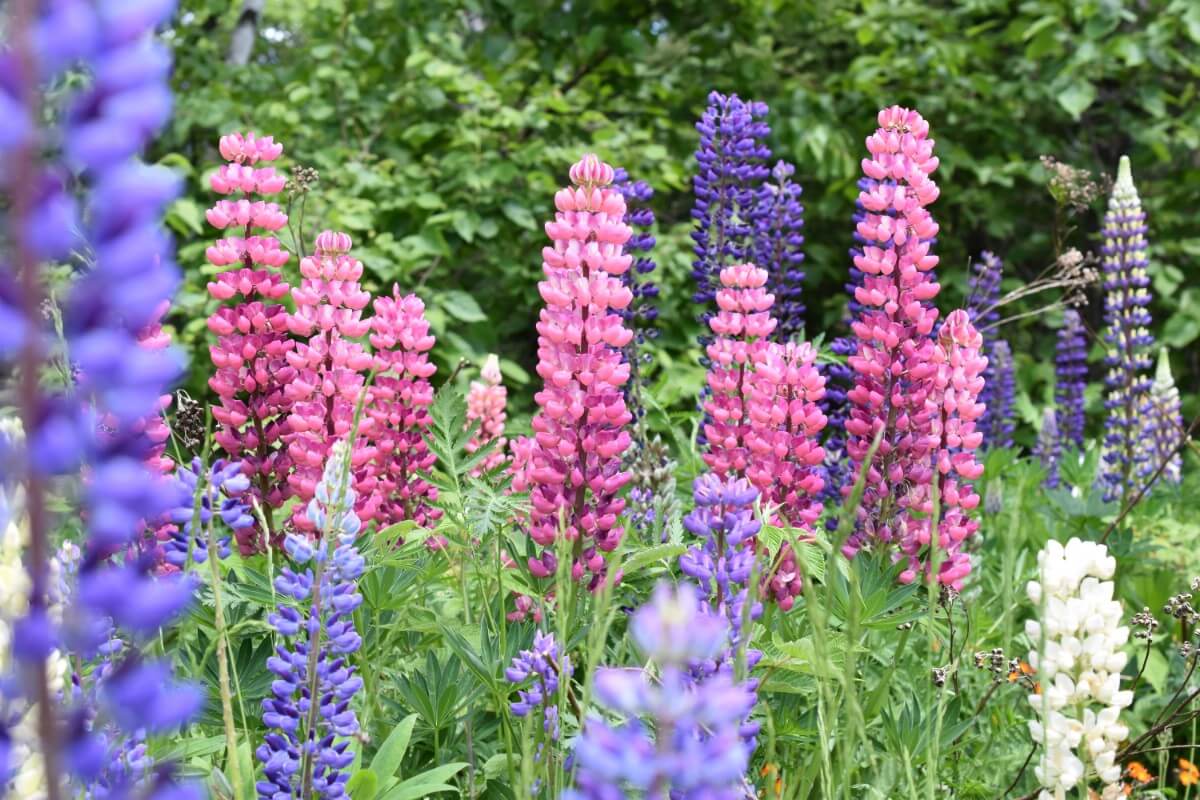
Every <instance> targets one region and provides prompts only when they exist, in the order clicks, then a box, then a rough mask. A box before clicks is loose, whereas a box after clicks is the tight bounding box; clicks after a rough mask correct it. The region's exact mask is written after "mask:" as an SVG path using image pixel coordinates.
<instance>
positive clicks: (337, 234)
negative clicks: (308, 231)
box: [316, 231, 354, 255]
mask: <svg viewBox="0 0 1200 800" xmlns="http://www.w3.org/2000/svg"><path fill="white" fill-rule="evenodd" d="M353 244H354V243H353V242H352V241H351V240H350V234H348V233H342V232H341V231H321V232H320V233H319V234H317V241H316V249H317V252H319V253H323V254H326V255H338V254H341V253H349V252H350V248H351V247H352V246H353Z"/></svg>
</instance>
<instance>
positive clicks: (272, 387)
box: [206, 133, 296, 554]
mask: <svg viewBox="0 0 1200 800" xmlns="http://www.w3.org/2000/svg"><path fill="white" fill-rule="evenodd" d="M219 149H220V152H221V156H222V157H223V158H225V159H226V161H227V162H228V163H226V164H225V165H224V166H222V167H221V168H220V169H219V170H218V171H217V172H216V173H215V174H214V175H213V176H212V178H211V179H210V185H211V186H212V189H213V191H215V192H217V193H218V194H221V195H226V196H228V198H229V199H223V200H220V201H218V202H217V203H216V204H215V205H214V206H213V207H212V208H210V209H209V210H208V213H207V214H206V216H207V218H208V222H209V224H210V225H212V226H213V227H214V228H218V229H220V230H224V231H229V232H230V235H229V236H227V237H226V238H224V239H218V240H217V241H216V242H214V243H213V245H212V246H211V247H209V248H208V250H207V251H206V255H207V256H208V261H209V263H210V264H212V265H213V266H216V267H225V268H227V269H226V271H225V272H221V273H219V274H218V275H217V277H216V279H215V280H214V281H212V282H210V283H209V284H208V293H209V295H211V296H212V297H213V298H214V299H215V300H219V301H221V302H222V303H226V305H223V306H221V307H220V308H218V309H217V311H216V312H214V313H213V314H212V315H211V316H210V317H209V318H208V329H209V330H210V331H212V333H213V334H214V335H215V336H216V337H217V342H216V344H215V345H212V346H211V347H210V348H209V352H210V353H211V356H212V362H213V366H214V367H216V372H215V373H214V374H213V376H212V377H211V378H209V381H208V385H209V386H210V387H211V388H212V390H213V392H215V393H216V395H217V398H218V401H219V402H218V404H217V405H215V406H213V409H212V413H213V418H214V419H216V421H217V423H218V424H219V429H218V430H217V432H216V435H215V436H214V439H215V440H216V442H217V444H219V445H220V446H221V447H222V448H223V449H224V450H225V452H226V453H228V454H229V456H230V458H231V459H234V460H236V461H238V462H239V463H241V464H242V468H243V469H245V470H246V474H247V475H249V476H250V480H251V491H252V493H253V496H254V498H255V499H256V500H257V501H258V502H259V503H260V505H261V506H262V509H263V513H264V516H265V517H266V522H267V527H268V530H266V531H261V532H256V531H255V529H247V530H245V531H240V532H239V535H238V548H239V549H240V550H241V551H242V553H243V554H249V553H254V552H257V551H259V550H261V549H262V548H263V547H264V546H266V544H267V541H266V540H267V539H273V537H274V536H275V533H276V531H275V520H274V518H273V515H272V510H273V509H275V508H278V507H280V506H281V505H282V504H283V501H284V500H286V499H287V498H288V497H289V496H290V495H291V493H292V486H291V483H289V481H288V480H287V478H288V473H289V472H290V470H291V457H290V456H289V455H288V452H287V448H286V446H285V443H284V440H285V438H286V437H287V435H288V433H289V427H288V415H289V414H290V413H291V410H292V409H291V407H292V401H291V399H289V397H288V396H287V394H286V392H285V391H284V389H285V387H286V386H288V385H289V384H291V383H292V382H293V381H294V380H295V379H296V370H295V367H293V366H292V365H291V364H289V363H288V356H289V355H290V354H291V353H292V352H293V350H294V348H295V342H294V341H293V340H292V339H291V337H290V335H289V330H288V316H289V315H288V310H287V308H285V307H284V306H283V305H282V304H281V303H280V302H279V301H280V300H282V299H283V298H284V297H285V296H287V294H288V288H289V287H288V284H287V282H286V281H285V280H284V278H283V275H282V274H281V273H280V272H279V268H280V267H282V266H283V265H284V264H285V263H287V260H288V253H287V251H286V250H283V249H282V248H281V247H280V246H279V240H278V239H276V238H275V236H274V233H275V231H278V230H279V229H280V228H282V227H283V226H284V225H286V224H287V215H286V214H284V213H283V212H282V211H281V210H280V209H279V206H278V205H277V204H276V203H273V202H269V201H266V200H260V199H256V197H258V196H264V197H269V196H271V195H274V194H278V193H279V192H280V191H282V190H283V188H284V185H285V179H284V177H283V176H282V175H280V174H278V173H277V172H276V171H275V169H274V168H273V167H269V166H262V167H260V166H258V164H260V163H263V164H267V163H270V162H272V161H274V160H276V159H277V158H279V156H280V155H281V154H282V153H283V146H282V145H280V144H278V143H277V142H275V141H274V139H272V138H271V137H270V136H265V137H257V136H255V135H254V134H253V133H249V134H246V135H244V136H243V135H242V134H240V133H230V134H228V135H226V136H222V137H221V140H220V144H219ZM256 231H257V232H256ZM235 298H236V302H235V303H234V304H233V305H229V304H228V303H229V302H230V301H234V300H235ZM264 537H265V538H264Z"/></svg>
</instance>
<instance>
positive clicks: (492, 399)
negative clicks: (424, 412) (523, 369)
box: [467, 355, 508, 477]
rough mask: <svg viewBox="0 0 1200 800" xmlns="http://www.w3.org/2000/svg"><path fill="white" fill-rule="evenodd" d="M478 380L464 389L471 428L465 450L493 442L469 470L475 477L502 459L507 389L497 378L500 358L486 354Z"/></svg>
mask: <svg viewBox="0 0 1200 800" xmlns="http://www.w3.org/2000/svg"><path fill="white" fill-rule="evenodd" d="M479 377H480V378H481V380H478V381H471V388H470V390H468V391H467V427H468V428H469V429H470V430H471V431H472V435H471V439H470V441H468V442H467V452H468V453H474V452H476V451H478V450H479V448H481V447H483V446H484V445H485V444H487V443H488V442H495V445H493V448H492V451H491V452H490V453H488V454H487V456H485V457H484V459H483V461H482V462H480V464H479V465H478V466H476V467H475V468H474V469H473V470H472V471H471V474H472V475H474V476H476V477H478V476H479V475H482V474H483V473H485V472H490V471H492V470H493V469H496V468H497V467H499V466H500V465H501V464H503V463H504V461H505V456H504V445H505V443H506V442H507V440H506V439H505V438H504V421H505V418H506V416H507V414H506V411H505V409H506V407H507V405H508V390H507V389H505V388H504V384H502V383H501V382H500V359H499V358H497V357H496V356H495V355H489V356H488V357H487V360H486V361H485V362H484V363H483V369H482V370H480V371H479Z"/></svg>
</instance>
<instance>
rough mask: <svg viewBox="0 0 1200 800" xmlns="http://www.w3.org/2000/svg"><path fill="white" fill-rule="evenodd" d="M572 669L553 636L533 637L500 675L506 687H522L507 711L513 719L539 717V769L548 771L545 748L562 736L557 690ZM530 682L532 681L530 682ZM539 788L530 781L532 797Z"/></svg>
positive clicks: (536, 754) (538, 634)
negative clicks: (510, 712)
mask: <svg viewBox="0 0 1200 800" xmlns="http://www.w3.org/2000/svg"><path fill="white" fill-rule="evenodd" d="M573 670H574V668H573V667H572V666H571V659H570V658H569V657H568V656H567V654H566V653H565V652H560V649H559V646H558V643H557V642H556V641H555V640H554V634H552V633H550V634H546V633H542V632H541V631H540V630H539V631H537V632H536V633H535V634H534V637H533V647H531V648H530V649H528V650H522V651H521V652H520V653H519V654H518V655H517V656H516V657H515V658H514V659H513V660H512V665H511V666H509V668H508V669H506V670H505V671H504V677H505V678H507V679H508V682H509V683H512V684H515V685H519V686H524V687H525V688H523V689H518V690H517V697H518V698H519V699H518V700H517V701H516V702H514V703H511V704H510V706H509V708H510V709H511V710H512V713H513V716H515V717H519V718H524V717H527V716H529V715H530V714H533V713H535V712H536V713H537V715H538V716H539V717H540V721H541V725H540V726H539V728H540V731H539V732H538V733H537V734H536V739H537V746H536V748H535V750H534V753H533V761H534V763H535V764H537V765H541V766H542V767H549V759H547V758H546V752H547V745H549V746H550V748H551V749H553V747H554V744H555V743H556V742H558V740H559V737H560V736H561V735H562V726H561V723H560V720H559V715H558V701H559V697H558V695H559V691H560V686H561V685H562V684H563V683H564V682H567V681H570V679H571V674H572V672H573ZM531 679H532V680H531ZM542 786H543V781H542V779H541V778H536V779H534V782H533V786H532V787H531V789H532V793H533V794H534V795H537V794H538V792H539V791H540V789H541V788H542Z"/></svg>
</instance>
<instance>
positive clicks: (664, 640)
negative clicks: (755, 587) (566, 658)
mask: <svg viewBox="0 0 1200 800" xmlns="http://www.w3.org/2000/svg"><path fill="white" fill-rule="evenodd" d="M629 627H630V634H631V636H632V638H633V640H634V642H635V644H636V645H637V648H638V650H639V651H640V652H641V653H642V654H643V655H644V656H645V657H646V658H647V659H648V660H649V661H652V662H653V663H654V665H655V667H656V668H657V679H652V678H651V677H650V675H649V674H647V672H646V671H644V670H642V669H621V668H602V669H599V670H597V672H596V676H595V692H596V698H597V700H598V701H599V702H600V703H601V704H602V705H604V706H605V707H607V708H609V709H611V710H612V712H613V713H614V714H615V715H617V716H618V717H619V718H620V719H621V720H622V721H621V722H620V723H618V724H616V725H613V724H610V723H608V722H606V721H605V720H603V719H601V718H600V717H598V716H593V717H591V718H589V719H588V720H587V722H586V724H585V726H584V731H583V734H582V735H581V736H580V738H579V741H578V743H577V745H576V747H575V763H576V789H575V790H574V791H568V792H566V793H564V795H563V797H564V798H572V799H575V800H578V799H579V798H586V799H587V800H609V799H610V798H618V797H626V796H631V797H668V796H669V797H678V798H697V799H698V798H711V799H712V800H735V798H742V797H745V796H746V794H745V793H746V786H745V780H746V778H745V773H746V767H747V765H748V763H749V755H750V750H749V747H748V745H747V744H746V743H745V742H744V741H743V739H742V736H741V731H740V729H741V726H742V723H743V720H744V719H745V717H746V715H747V714H748V713H749V711H750V709H751V707H752V706H753V705H754V693H753V691H752V690H751V689H749V688H748V687H747V686H746V684H739V683H737V682H736V681H735V680H734V679H733V678H732V677H731V676H729V675H726V674H717V675H714V676H712V677H711V678H709V679H708V680H705V681H703V682H699V683H697V682H696V681H694V680H693V679H692V678H691V676H690V674H689V665H691V664H693V663H696V662H703V661H707V660H709V659H713V658H716V657H717V656H718V655H719V654H720V653H721V651H722V650H724V649H725V648H726V647H728V628H729V625H728V622H726V620H725V619H724V618H722V617H720V616H715V615H710V614H708V613H706V612H705V610H704V609H703V607H702V605H701V603H700V597H699V595H698V594H697V592H696V590H695V588H694V587H692V586H689V585H687V584H682V585H680V586H679V587H671V586H669V585H666V584H662V585H660V586H659V587H658V588H657V589H655V592H654V595H653V597H652V598H651V599H650V601H649V602H648V603H647V604H646V605H644V606H642V607H641V608H640V609H638V611H636V612H635V613H634V615H633V618H632V620H631V621H630V626H629Z"/></svg>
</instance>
